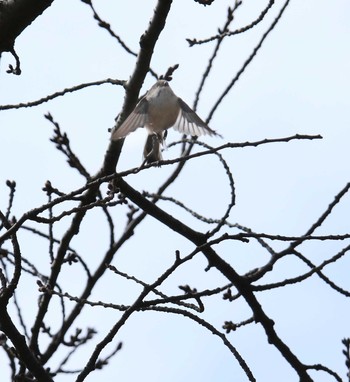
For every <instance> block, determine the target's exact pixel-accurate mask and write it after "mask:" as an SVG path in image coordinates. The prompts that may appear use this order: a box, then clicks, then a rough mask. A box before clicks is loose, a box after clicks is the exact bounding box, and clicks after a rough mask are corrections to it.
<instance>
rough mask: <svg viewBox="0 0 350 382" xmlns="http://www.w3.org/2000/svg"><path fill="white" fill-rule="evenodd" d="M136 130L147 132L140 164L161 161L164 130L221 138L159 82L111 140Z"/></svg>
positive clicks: (113, 133)
mask: <svg viewBox="0 0 350 382" xmlns="http://www.w3.org/2000/svg"><path fill="white" fill-rule="evenodd" d="M139 127H145V128H146V129H147V132H148V136H147V139H146V144H145V147H144V151H143V156H144V158H145V159H144V163H153V162H159V161H160V160H162V155H161V145H163V144H164V139H165V137H166V133H167V129H169V128H171V127H173V128H174V129H175V130H177V131H178V132H180V133H183V134H187V135H192V136H200V135H209V136H220V137H221V135H220V134H218V133H217V132H216V131H214V130H212V129H211V128H210V127H209V126H208V125H207V124H206V123H205V122H204V121H203V120H202V119H201V118H200V117H199V116H198V115H197V114H196V113H195V112H194V111H193V110H192V109H191V108H190V107H189V106H188V105H187V104H186V103H185V102H184V101H183V100H182V99H181V98H180V97H178V96H177V95H176V94H175V93H174V92H173V90H172V89H171V87H170V85H169V83H168V81H166V80H163V79H160V80H158V81H157V82H156V83H155V84H154V85H153V86H152V87H151V88H150V89H149V90H148V92H147V93H146V94H145V96H144V97H142V98H141V100H140V101H139V102H138V103H137V105H136V106H135V108H134V110H133V111H132V112H131V113H130V114H129V116H128V117H127V118H126V119H125V121H124V122H123V123H122V124H121V125H120V126H119V127H118V128H115V129H114V130H113V132H112V136H111V139H112V141H116V140H119V139H122V138H125V137H126V136H127V135H128V134H129V133H131V132H133V131H135V130H136V129H137V128H139Z"/></svg>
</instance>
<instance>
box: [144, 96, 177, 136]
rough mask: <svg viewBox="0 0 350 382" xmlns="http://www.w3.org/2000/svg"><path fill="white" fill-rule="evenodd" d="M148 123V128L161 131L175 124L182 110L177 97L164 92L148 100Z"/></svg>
mask: <svg viewBox="0 0 350 382" xmlns="http://www.w3.org/2000/svg"><path fill="white" fill-rule="evenodd" d="M148 102H149V105H148V123H147V126H146V128H148V129H149V130H150V131H151V132H155V133H157V132H160V131H163V130H166V129H168V128H169V127H171V126H173V125H174V124H175V122H176V119H177V116H178V114H179V111H180V106H179V103H178V100H177V97H176V96H175V95H174V94H172V95H168V94H162V93H161V92H160V93H159V94H158V96H157V97H154V98H153V99H151V100H148Z"/></svg>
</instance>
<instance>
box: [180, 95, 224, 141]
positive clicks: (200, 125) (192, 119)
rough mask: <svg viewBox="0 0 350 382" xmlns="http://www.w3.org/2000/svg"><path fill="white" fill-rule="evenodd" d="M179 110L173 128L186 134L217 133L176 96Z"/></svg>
mask: <svg viewBox="0 0 350 382" xmlns="http://www.w3.org/2000/svg"><path fill="white" fill-rule="evenodd" d="M178 101H179V105H180V112H179V115H178V117H177V120H176V122H175V124H174V126H173V128H174V129H175V130H177V131H179V132H180V133H183V134H188V135H194V136H199V135H212V136H213V135H217V136H221V135H220V134H218V133H217V132H216V131H214V130H212V129H211V128H210V127H209V126H208V125H207V124H206V123H205V122H204V121H203V120H202V119H201V118H200V117H199V116H198V115H197V114H196V113H195V112H194V111H193V110H192V109H191V108H190V107H189V106H188V105H187V103H186V102H184V101H183V100H182V99H181V98H178Z"/></svg>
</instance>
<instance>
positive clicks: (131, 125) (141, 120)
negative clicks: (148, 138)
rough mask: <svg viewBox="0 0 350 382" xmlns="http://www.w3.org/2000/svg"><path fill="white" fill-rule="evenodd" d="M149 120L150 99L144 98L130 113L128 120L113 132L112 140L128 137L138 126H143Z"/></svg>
mask: <svg viewBox="0 0 350 382" xmlns="http://www.w3.org/2000/svg"><path fill="white" fill-rule="evenodd" d="M147 122H148V101H147V99H146V98H142V99H141V101H140V102H139V103H138V104H137V105H136V107H135V109H134V110H133V111H132V112H131V113H130V114H129V116H128V117H127V118H126V120H125V121H124V122H123V123H122V124H121V125H120V126H119V127H118V129H116V130H115V131H114V132H113V134H112V140H114V141H116V140H118V139H121V138H124V137H126V136H127V135H128V134H129V133H132V132H133V131H135V130H136V129H137V128H138V127H143V126H145V125H146V124H147Z"/></svg>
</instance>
